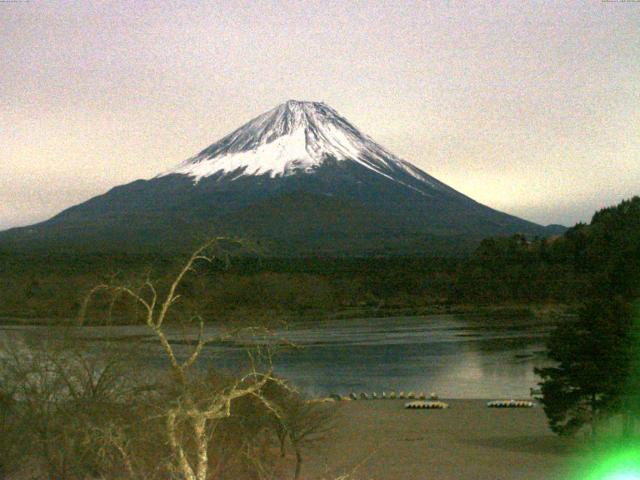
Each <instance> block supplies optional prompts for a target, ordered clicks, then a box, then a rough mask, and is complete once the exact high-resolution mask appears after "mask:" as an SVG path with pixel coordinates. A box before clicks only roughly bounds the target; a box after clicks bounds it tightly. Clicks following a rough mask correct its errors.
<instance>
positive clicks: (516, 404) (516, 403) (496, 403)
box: [487, 400, 533, 408]
mask: <svg viewBox="0 0 640 480" xmlns="http://www.w3.org/2000/svg"><path fill="white" fill-rule="evenodd" d="M487 407H489V408H531V407H533V402H529V401H528V400H493V401H491V402H487Z"/></svg>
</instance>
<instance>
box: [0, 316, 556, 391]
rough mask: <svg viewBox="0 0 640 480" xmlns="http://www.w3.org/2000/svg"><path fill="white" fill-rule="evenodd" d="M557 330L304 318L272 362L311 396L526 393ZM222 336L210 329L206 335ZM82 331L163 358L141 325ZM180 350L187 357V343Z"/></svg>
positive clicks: (456, 321) (216, 357)
mask: <svg viewBox="0 0 640 480" xmlns="http://www.w3.org/2000/svg"><path fill="white" fill-rule="evenodd" d="M552 328H553V326H552V325H550V324H549V323H542V322H540V321H537V320H535V319H532V318H522V317H519V318H516V317H498V318H491V317H486V316H473V315H428V316H420V317H391V318H369V319H349V320H331V321H322V322H318V321H313V322H312V321H306V322H302V321H301V322H295V323H293V324H291V325H289V327H288V328H287V329H286V330H280V331H276V332H275V334H276V335H275V336H276V337H278V338H281V339H286V340H288V341H291V342H292V343H294V344H295V345H296V346H297V348H295V349H284V350H283V351H280V352H279V353H277V355H276V356H275V357H274V359H273V364H274V369H275V372H276V373H277V374H279V375H281V376H283V377H285V378H287V379H289V380H290V381H292V382H293V383H294V384H295V385H296V386H297V387H298V388H299V389H301V390H303V391H305V392H307V393H308V394H310V395H327V394H329V393H339V394H343V395H346V394H348V393H349V392H352V391H355V392H363V391H364V392H374V391H375V392H378V394H380V392H382V391H387V392H389V391H401V390H403V391H405V392H408V391H415V392H421V391H424V392H426V393H431V392H435V393H437V394H438V395H439V396H440V397H441V398H497V397H506V398H523V397H529V394H530V391H529V389H530V388H532V387H534V388H535V387H537V382H538V381H539V379H538V378H537V377H536V376H535V374H534V373H533V368H534V367H535V366H542V365H545V364H546V360H545V356H544V339H545V337H546V335H547V334H548V333H549V331H550V330H551V329H552ZM218 333H219V331H218V330H217V329H216V328H215V327H209V328H208V331H207V334H208V335H209V336H215V335H216V334H218ZM50 334H51V330H47V327H31V326H30V327H25V326H2V327H0V336H5V337H6V336H8V335H14V336H15V335H18V336H24V337H29V336H31V335H50ZM171 335H172V337H173V338H178V337H181V338H182V337H183V336H184V335H183V334H182V333H180V332H177V331H173V332H171ZM82 336H84V337H88V338H92V339H94V340H95V339H104V338H105V337H127V336H137V338H138V340H142V341H143V342H144V345H145V348H143V349H140V350H141V351H143V352H144V355H145V359H144V362H146V364H147V365H160V363H161V362H163V361H164V358H163V356H162V352H161V351H160V350H159V348H158V347H157V342H156V341H155V340H154V339H153V338H152V337H150V336H147V331H146V330H145V327H144V326H135V327H131V326H125V327H85V329H84V330H83V332H82ZM263 340H265V339H264V338H260V337H258V338H257V339H256V340H255V341H257V342H261V341H263ZM177 350H178V351H179V352H181V353H182V354H184V353H185V352H186V351H187V347H186V346H182V345H180V346H177ZM245 358H246V353H245V350H244V349H243V348H241V347H240V346H238V345H234V344H232V343H222V344H221V343H214V344H211V345H209V346H207V347H206V348H205V349H204V351H203V354H202V358H201V364H203V365H212V366H216V367H222V368H227V369H233V368H234V367H237V365H238V364H239V363H241V362H242V361H243V359H245Z"/></svg>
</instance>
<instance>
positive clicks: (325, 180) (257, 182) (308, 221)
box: [0, 100, 562, 255]
mask: <svg viewBox="0 0 640 480" xmlns="http://www.w3.org/2000/svg"><path fill="white" fill-rule="evenodd" d="M559 231H562V227H559V226H549V227H543V226H540V225H537V224H535V223H532V222H528V221H526V220H522V219H520V218H517V217H514V216H511V215H508V214H506V213H502V212H499V211H496V210H493V209H491V208H489V207H487V206H485V205H482V204H480V203H478V202H476V201H474V200H472V199H471V198H469V197H467V196H465V195H463V194H462V193H460V192H458V191H456V190H454V189H452V188H450V187H448V186H447V185H445V184H444V183H442V182H440V181H439V180H437V179H435V178H433V177H432V176H430V175H428V174H427V173H425V172H423V171H422V170H421V169H419V168H417V167H416V166H414V165H412V164H411V163H409V162H407V161H405V160H402V159H400V158H398V157H396V156H395V155H393V154H392V153H390V152H389V151H387V150H386V149H384V148H383V147H382V146H380V145H378V144H377V143H376V142H374V141H373V140H372V139H371V138H369V137H368V136H366V135H365V134H363V133H362V132H360V131H359V130H358V129H357V128H356V127H354V126H353V125H352V124H351V123H349V122H348V121H347V120H346V119H345V118H344V117H342V116H340V115H339V114H338V113H337V112H336V111H335V110H334V109H332V108H331V107H329V106H328V105H326V104H324V103H316V102H301V101H295V100H290V101H288V102H286V103H283V104H282V105H279V106H277V107H275V108H274V109H272V110H270V111H268V112H266V113H264V114H262V115H260V116H258V117H256V118H254V119H253V120H251V121H249V122H248V123H246V124H245V125H243V126H242V127H240V128H238V129H237V130H235V131H233V132H232V133H230V134H229V135H227V136H225V137H224V138H222V139H221V140H219V141H217V142H216V143H214V144H212V145H211V146H209V147H207V148H206V149H204V150H202V151H201V152H200V153H198V154H197V155H195V156H193V157H191V158H189V159H187V160H186V161H184V162H182V163H181V164H180V165H178V166H176V167H175V168H173V169H171V170H169V171H166V172H163V173H161V174H159V175H157V176H155V177H153V178H151V179H149V180H137V181H134V182H132V183H129V184H126V185H122V186H118V187H115V188H113V189H111V190H110V191H108V192H107V193H105V194H103V195H99V196H97V197H94V198H92V199H90V200H88V201H86V202H84V203H82V204H79V205H76V206H73V207H71V208H68V209H66V210H64V211H62V212H61V213H59V214H58V215H56V216H54V217H53V218H51V219H49V220H47V221H45V222H42V223H39V224H36V225H32V226H29V227H22V228H15V229H12V230H7V231H5V232H1V233H0V246H2V245H5V246H6V245H9V246H12V247H14V248H21V247H26V248H38V247H40V248H42V247H46V248H52V247H55V248H73V249H82V250H125V251H128V250H134V251H137V250H148V249H161V250H169V251H173V250H183V249H188V248H191V247H192V245H193V244H194V242H197V241H201V240H202V239H203V238H205V237H207V236H209V235H213V234H215V235H221V234H222V235H234V236H242V237H250V238H253V239H256V240H259V241H261V242H263V243H264V244H266V247H267V251H271V252H273V253H274V254H305V255H308V254H332V255H333V254H339V255H342V254H358V255H362V254H384V253H391V254H415V253H420V254H425V255H428V254H433V253H437V254H441V253H454V252H461V251H464V250H468V249H469V248H472V247H473V246H474V245H475V244H477V242H478V241H479V240H480V239H481V238H483V237H486V236H489V235H506V234H512V233H522V234H525V235H529V236H533V235H536V236H547V235H551V234H554V233H558V232H559Z"/></svg>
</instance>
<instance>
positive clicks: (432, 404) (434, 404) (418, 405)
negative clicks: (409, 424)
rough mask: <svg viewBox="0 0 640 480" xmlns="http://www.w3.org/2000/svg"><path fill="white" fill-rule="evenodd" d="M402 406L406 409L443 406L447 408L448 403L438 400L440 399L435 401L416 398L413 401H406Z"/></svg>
mask: <svg viewBox="0 0 640 480" xmlns="http://www.w3.org/2000/svg"><path fill="white" fill-rule="evenodd" d="M404 408H408V409H423V408H426V409H438V410H441V409H444V408H449V404H448V403H444V402H440V401H436V402H425V401H423V400H416V401H414V402H407V403H405V404H404Z"/></svg>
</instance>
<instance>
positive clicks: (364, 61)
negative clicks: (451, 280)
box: [0, 1, 640, 229]
mask: <svg viewBox="0 0 640 480" xmlns="http://www.w3.org/2000/svg"><path fill="white" fill-rule="evenodd" d="M0 26H1V27H2V30H3V33H4V38H5V39H6V40H5V42H3V45H2V46H1V47H0V61H1V62H2V65H3V80H4V81H3V82H1V83H0V98H2V99H3V102H1V103H0V112H2V115H1V116H0V118H1V126H2V130H3V141H2V142H1V143H0V154H1V155H2V159H3V161H2V162H0V229H6V228H11V227H14V226H20V225H27V224H31V223H35V222H38V221H42V220H45V219H47V218H49V217H51V216H53V215H55V214H56V213H58V212H59V211H61V210H63V209H65V208H68V207H70V206H72V205H74V204H78V203H81V202H83V201H85V200H87V199H89V198H91V197H93V196H95V195H99V194H101V193H104V192H105V191H107V190H109V189H110V188H112V187H114V186H116V185H120V184H123V183H128V182H131V181H134V180H136V179H139V178H150V177H153V176H154V175H156V174H158V173H160V172H162V171H165V170H167V169H169V168H171V167H173V166H175V165H176V164H178V163H180V162H181V161H183V160H184V159H186V158H188V157H190V156H192V155H193V154H195V153H197V152H199V151H200V150H202V149H203V148H205V147H206V146H208V145H210V144H211V143H213V142H214V141H216V140H218V139H220V138H221V137H223V136H224V135H226V134H227V133H229V132H231V131H232V130H234V129H235V128H237V127H239V126H241V125H242V124H244V123H245V122H247V121H248V120H250V119H252V118H254V117H255V116H257V115H259V114H260V113H263V112H265V111H267V110H269V109H271V108H273V107H275V106H276V105H278V104H280V103H282V102H284V101H286V100H288V99H291V98H295V99H299V100H309V101H324V102H325V103H327V104H329V105H331V106H332V107H333V108H335V109H336V110H337V111H338V112H339V113H340V114H341V115H343V116H345V117H346V118H347V119H348V120H349V121H351V122H352V123H353V124H354V125H356V126H357V127H358V128H359V129H360V130H362V131H363V132H364V133H366V134H367V135H369V136H371V137H372V138H373V139H374V140H375V141H377V142H379V143H380V144H382V145H383V146H385V147H386V148H387V149H388V150H390V151H391V152H393V153H394V154H396V155H397V156H399V157H401V158H403V159H405V160H408V161H410V162H412V163H414V164H415V165H416V166H418V167H419V168H421V169H423V170H424V171H426V172H427V173H429V174H430V175H433V176H434V177H436V178H438V179H439V180H441V181H443V182H444V183H446V184H448V185H450V186H451V187H453V188H455V189H457V190H459V191H461V192H462V193H464V194H466V195H468V196H470V197H471V198H473V199H475V200H477V201H479V202H481V203H484V204H486V205H488V206H490V207H492V208H495V209H498V210H502V211H505V212H507V213H510V214H513V215H516V216H519V217H522V218H525V219H527V220H531V221H534V222H536V223H540V224H551V223H559V224H564V225H567V226H570V225H573V224H575V223H576V222H578V221H587V222H588V221H589V220H590V218H591V216H592V215H593V213H594V212H595V211H596V210H598V209H599V208H602V207H604V206H609V205H612V204H615V203H618V202H619V201H620V200H622V199H624V198H629V197H631V196H633V195H637V194H640V188H639V186H640V138H639V136H638V133H637V132H638V131H640V35H638V31H639V30H640V3H637V2H600V1H596V2H592V3H588V4H585V3H584V2H577V1H575V2H574V1H567V2H562V4H558V3H557V2H516V3H514V2H490V3H489V2H487V3H483V2H474V3H468V2H465V3H461V2H460V3H458V2H447V3H444V2H424V3H423V4H421V5H420V6H416V4H415V2H395V3H394V4H393V5H388V4H381V3H380V2H361V3H358V4H350V5H345V4H344V2H331V1H329V2H293V1H265V2H261V3H260V4H259V5H254V4H251V3H245V2H239V1H237V2H198V3H184V4H181V3H171V4H156V3H155V2H150V1H136V2H129V3H126V2H101V3H99V4H97V5H95V4H89V3H82V4H78V3H76V2H71V1H57V2H56V1H53V2H47V3H46V4H43V3H40V2H37V1H31V2H17V3H0Z"/></svg>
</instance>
